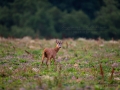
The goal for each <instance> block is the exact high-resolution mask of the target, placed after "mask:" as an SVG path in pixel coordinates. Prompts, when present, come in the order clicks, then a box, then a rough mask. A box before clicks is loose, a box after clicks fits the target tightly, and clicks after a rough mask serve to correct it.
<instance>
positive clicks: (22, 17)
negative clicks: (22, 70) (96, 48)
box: [0, 0, 120, 39]
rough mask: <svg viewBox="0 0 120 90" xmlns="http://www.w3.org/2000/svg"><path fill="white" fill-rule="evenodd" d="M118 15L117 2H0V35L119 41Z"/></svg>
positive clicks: (119, 5)
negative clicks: (100, 38) (112, 39)
mask: <svg viewBox="0 0 120 90" xmlns="http://www.w3.org/2000/svg"><path fill="white" fill-rule="evenodd" d="M119 16H120V2H119V0H111V1H109V0H97V1H96V0H90V1H89V0H87V1H83V0H69V1H67V0H64V1H63V0H57V1H55V0H34V1H33V0H1V1H0V35H1V36H3V37H19V38H21V37H24V36H26V35H28V36H31V37H34V38H35V37H40V38H66V37H74V38H78V37H85V38H98V37H102V38H104V39H111V38H114V39H119V38H120V30H119V29H120V26H119V23H120V17H119ZM25 29H27V30H25ZM66 29H67V30H66ZM28 30H30V32H29V31H28ZM24 31H25V32H24ZM13 32H14V33H13ZM26 32H27V33H26ZM68 32H69V33H68ZM18 33H19V34H18ZM31 33H32V34H31Z"/></svg>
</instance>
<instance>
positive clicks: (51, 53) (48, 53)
mask: <svg viewBox="0 0 120 90" xmlns="http://www.w3.org/2000/svg"><path fill="white" fill-rule="evenodd" d="M61 46H62V41H57V40H56V47H55V48H45V49H44V51H43V55H42V64H43V61H44V58H47V61H46V65H47V66H48V61H50V62H51V59H53V60H54V64H56V61H55V57H56V54H57V52H58V51H59V49H60V48H61Z"/></svg>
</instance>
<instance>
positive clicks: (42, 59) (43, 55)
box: [42, 55, 45, 64]
mask: <svg viewBox="0 0 120 90" xmlns="http://www.w3.org/2000/svg"><path fill="white" fill-rule="evenodd" d="M44 58H45V56H44V55H43V56H42V64H43V61H44Z"/></svg>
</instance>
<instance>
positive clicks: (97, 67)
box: [0, 37, 120, 90]
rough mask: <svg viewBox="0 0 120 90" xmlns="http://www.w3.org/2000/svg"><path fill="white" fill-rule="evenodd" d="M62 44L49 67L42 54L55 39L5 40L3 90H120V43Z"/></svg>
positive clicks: (1, 44)
mask: <svg viewBox="0 0 120 90" xmlns="http://www.w3.org/2000/svg"><path fill="white" fill-rule="evenodd" d="M62 41H63V46H62V48H61V49H60V51H59V52H58V54H57V56H56V62H57V65H54V62H51V64H50V63H49V66H48V67H47V66H46V64H43V65H41V61H42V60H41V57H42V52H43V50H44V48H46V47H47V48H50V47H52V48H53V47H55V39H51V40H46V39H31V38H30V37H24V38H22V39H13V38H8V39H5V38H2V37H1V38H0V90H120V67H119V65H120V40H117V41H114V40H110V41H105V40H102V39H98V40H93V39H89V40H86V39H83V38H79V39H76V40H73V39H71V38H69V39H64V40H62ZM44 63H45V62H44Z"/></svg>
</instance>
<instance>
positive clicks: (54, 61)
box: [53, 57, 56, 65]
mask: <svg viewBox="0 0 120 90" xmlns="http://www.w3.org/2000/svg"><path fill="white" fill-rule="evenodd" d="M53 60H54V64H55V65H56V61H55V57H53Z"/></svg>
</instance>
